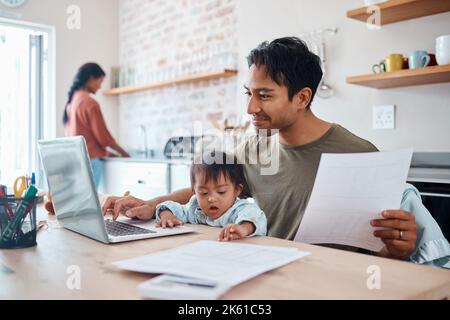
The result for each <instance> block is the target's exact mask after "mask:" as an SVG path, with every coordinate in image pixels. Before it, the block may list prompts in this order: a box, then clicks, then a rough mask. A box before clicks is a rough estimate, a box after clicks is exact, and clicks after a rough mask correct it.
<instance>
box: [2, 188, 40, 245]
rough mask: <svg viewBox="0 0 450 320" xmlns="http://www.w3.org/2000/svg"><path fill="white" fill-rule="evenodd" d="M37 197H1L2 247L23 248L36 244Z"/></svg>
mask: <svg viewBox="0 0 450 320" xmlns="http://www.w3.org/2000/svg"><path fill="white" fill-rule="evenodd" d="M37 200H38V198H37V197H32V198H13V197H9V196H8V197H6V198H0V248H1V249H21V248H28V247H33V246H35V245H36V204H37Z"/></svg>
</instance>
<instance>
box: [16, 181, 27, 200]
mask: <svg viewBox="0 0 450 320" xmlns="http://www.w3.org/2000/svg"><path fill="white" fill-rule="evenodd" d="M27 180H28V179H27V177H25V176H21V177H18V178H17V179H16V181H14V196H15V197H16V198H20V197H22V195H23V192H24V191H25V190H27V188H28V181H27Z"/></svg>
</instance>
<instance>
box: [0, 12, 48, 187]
mask: <svg viewBox="0 0 450 320" xmlns="http://www.w3.org/2000/svg"><path fill="white" fill-rule="evenodd" d="M51 41H52V30H51V29H48V30H45V28H42V27H40V26H33V25H29V24H19V23H17V22H11V21H9V20H6V19H5V20H3V19H0V183H1V184H4V185H7V186H12V184H13V182H14V179H15V178H16V177H18V176H21V175H25V174H31V172H36V174H37V177H42V169H41V166H40V162H39V156H38V152H37V145H36V142H37V140H38V139H43V138H49V137H52V136H54V126H52V125H49V124H50V123H52V121H50V120H51V119H52V115H53V113H54V110H53V108H54V107H53V106H54V103H53V101H54V98H53V97H52V96H51V95H52V94H53V92H52V91H51V89H52V70H51V66H52V63H51V62H52V61H51V59H52V58H53V54H52V50H50V47H51V43H52V42H51ZM53 122H54V121H53Z"/></svg>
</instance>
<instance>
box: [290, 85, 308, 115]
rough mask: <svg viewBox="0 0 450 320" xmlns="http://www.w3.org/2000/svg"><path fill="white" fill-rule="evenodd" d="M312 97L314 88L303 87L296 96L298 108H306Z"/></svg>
mask: <svg viewBox="0 0 450 320" xmlns="http://www.w3.org/2000/svg"><path fill="white" fill-rule="evenodd" d="M311 99H312V90H311V89H310V88H308V87H306V88H303V89H302V90H300V91H299V92H297V94H296V95H295V96H294V102H295V104H296V106H297V108H298V110H305V109H306V108H307V107H308V106H309V104H310V102H311Z"/></svg>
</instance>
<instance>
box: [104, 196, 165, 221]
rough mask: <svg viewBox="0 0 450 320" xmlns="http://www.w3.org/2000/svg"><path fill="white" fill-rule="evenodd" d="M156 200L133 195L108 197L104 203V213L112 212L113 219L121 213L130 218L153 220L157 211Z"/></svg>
mask: <svg viewBox="0 0 450 320" xmlns="http://www.w3.org/2000/svg"><path fill="white" fill-rule="evenodd" d="M156 205H157V204H156V202H155V201H144V200H141V199H138V198H135V197H132V196H127V197H108V198H107V199H106V201H105V203H104V204H103V207H102V211H103V214H105V215H106V214H108V213H111V214H112V218H113V220H116V219H117V218H118V217H119V215H120V214H123V215H125V216H126V217H128V218H135V219H140V220H151V219H152V218H153V215H154V214H155V211H156Z"/></svg>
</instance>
